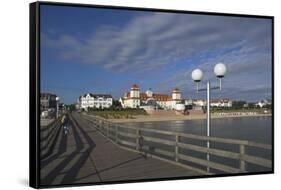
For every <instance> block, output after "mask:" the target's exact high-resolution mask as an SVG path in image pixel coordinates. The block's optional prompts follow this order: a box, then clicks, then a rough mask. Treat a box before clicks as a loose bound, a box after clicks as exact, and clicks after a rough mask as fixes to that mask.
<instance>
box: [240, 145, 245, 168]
mask: <svg viewBox="0 0 281 190" xmlns="http://www.w3.org/2000/svg"><path fill="white" fill-rule="evenodd" d="M244 154H245V145H243V144H240V170H241V171H246V162H245V161H244V160H243V159H242V156H243V155H244Z"/></svg>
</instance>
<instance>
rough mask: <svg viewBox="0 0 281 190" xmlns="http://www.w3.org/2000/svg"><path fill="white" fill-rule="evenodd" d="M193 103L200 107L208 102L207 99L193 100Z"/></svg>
mask: <svg viewBox="0 0 281 190" xmlns="http://www.w3.org/2000/svg"><path fill="white" fill-rule="evenodd" d="M193 105H194V106H198V107H203V106H206V105H207V102H206V100H200V99H198V100H193Z"/></svg>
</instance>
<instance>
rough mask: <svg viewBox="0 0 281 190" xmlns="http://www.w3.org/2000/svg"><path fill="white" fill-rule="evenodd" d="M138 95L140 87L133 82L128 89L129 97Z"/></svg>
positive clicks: (137, 96)
mask: <svg viewBox="0 0 281 190" xmlns="http://www.w3.org/2000/svg"><path fill="white" fill-rule="evenodd" d="M139 97H140V88H139V86H138V85H136V84H134V85H133V86H132V87H131V90H130V98H139Z"/></svg>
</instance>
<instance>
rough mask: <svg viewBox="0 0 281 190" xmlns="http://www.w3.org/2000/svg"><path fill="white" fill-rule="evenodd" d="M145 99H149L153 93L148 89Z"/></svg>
mask: <svg viewBox="0 0 281 190" xmlns="http://www.w3.org/2000/svg"><path fill="white" fill-rule="evenodd" d="M145 93H146V95H147V97H149V98H151V97H152V96H153V92H152V90H151V88H149V89H148V90H147V91H146V92H145Z"/></svg>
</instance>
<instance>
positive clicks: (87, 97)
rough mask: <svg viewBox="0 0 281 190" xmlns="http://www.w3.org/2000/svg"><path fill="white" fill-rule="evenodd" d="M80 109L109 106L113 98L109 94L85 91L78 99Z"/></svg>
mask: <svg viewBox="0 0 281 190" xmlns="http://www.w3.org/2000/svg"><path fill="white" fill-rule="evenodd" d="M78 102H79V108H80V109H82V108H83V109H88V108H101V109H103V108H109V107H111V106H112V103H113V98H112V96H111V95H110V94H92V93H87V94H84V95H83V96H80V97H79V99H78Z"/></svg>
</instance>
